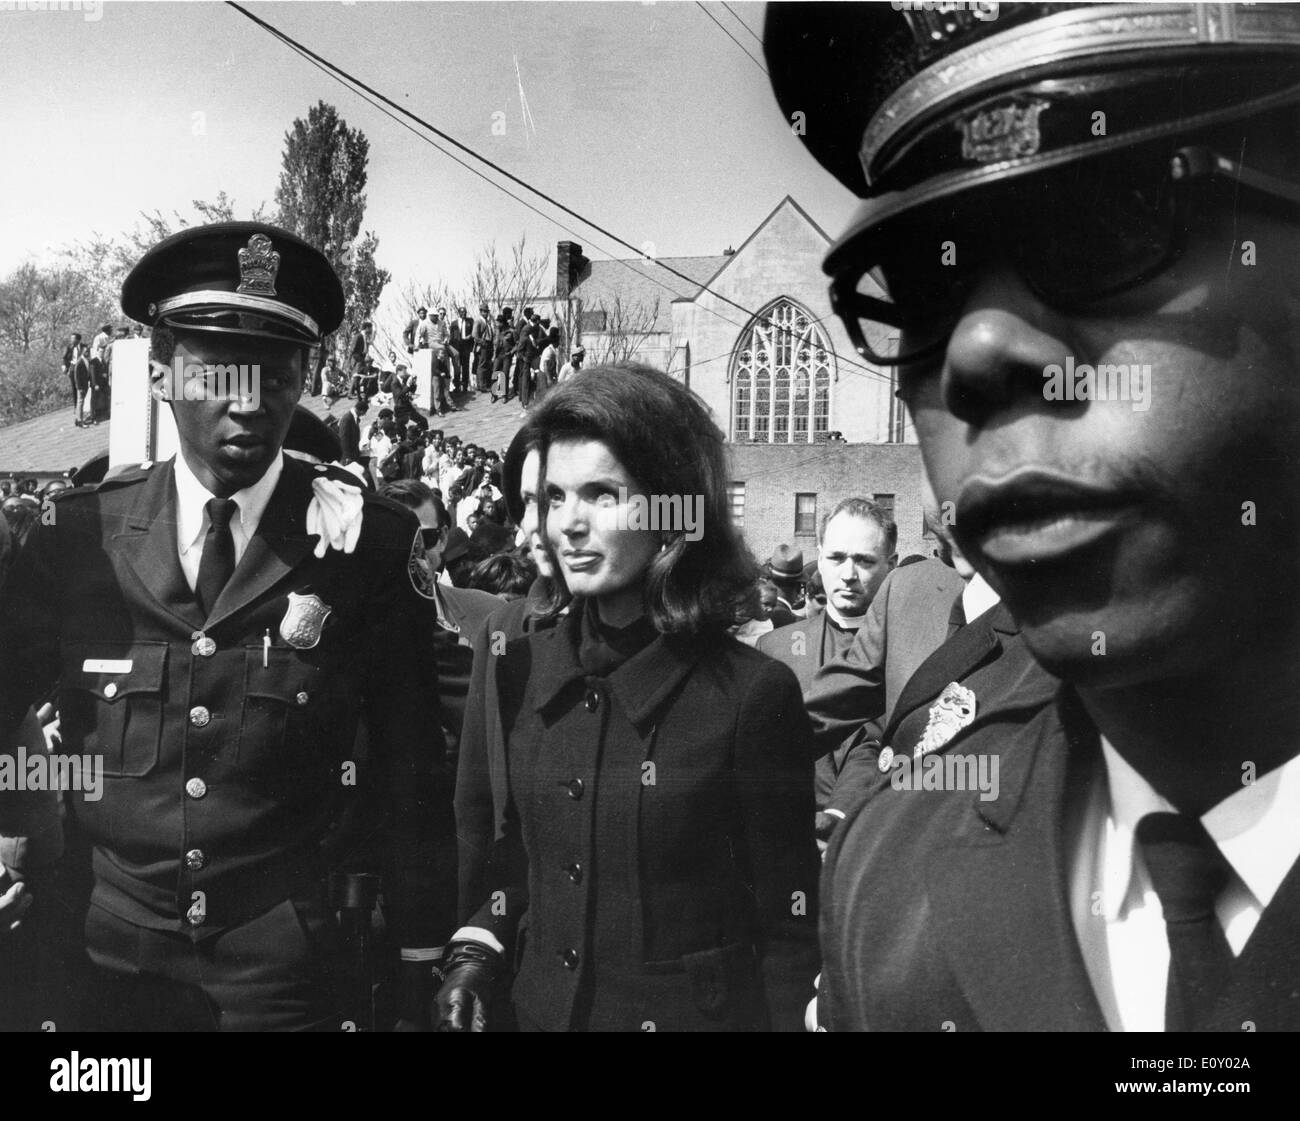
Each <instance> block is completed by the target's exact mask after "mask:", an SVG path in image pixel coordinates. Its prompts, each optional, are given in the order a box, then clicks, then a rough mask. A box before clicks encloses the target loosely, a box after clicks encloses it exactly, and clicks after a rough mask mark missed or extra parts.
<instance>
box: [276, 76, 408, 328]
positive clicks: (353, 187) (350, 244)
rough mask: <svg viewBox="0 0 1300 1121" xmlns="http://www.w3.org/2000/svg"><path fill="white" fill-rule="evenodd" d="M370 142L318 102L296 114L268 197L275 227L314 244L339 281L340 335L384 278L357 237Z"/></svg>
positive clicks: (365, 309)
mask: <svg viewBox="0 0 1300 1121" xmlns="http://www.w3.org/2000/svg"><path fill="white" fill-rule="evenodd" d="M369 161H370V141H369V140H367V139H366V136H365V134H364V133H363V132H362V131H361V130H360V129H353V128H349V127H348V124H347V122H346V121H344V120H343V118H342V117H340V116H339V114H338V110H337V109H335V108H334V106H332V105H329V104H327V103H325V102H324V101H319V102H317V103H316V104H315V105H314V106H312V108H311V109H309V110H308V111H307V119H306V120H305V121H304V120H303V119H302V118H301V117H299V118H295V119H294V122H293V128H292V129H291V130H290V131H289V132H286V133H285V135H284V155H283V158H282V161H281V170H280V184H279V186H278V187H277V188H276V192H275V202H276V205H277V206H278V207H279V224H280V225H281V226H283V227H284V228H285V229H287V230H290V231H292V232H293V233H296V234H297V235H298V236H299V237H301V238H302V239H303V240H304V241H306V242H309V243H310V244H312V245H314V246H316V248H317V249H319V250H320V251H321V252H322V253H324V254H325V257H326V258H327V259H328V261H329V263H330V264H331V265H332V266H333V267H334V270H335V272H337V273H338V276H339V280H340V281H342V283H343V295H344V309H345V310H344V319H343V337H344V338H345V339H346V338H348V337H349V336H350V335H351V334H352V333H353V332H354V331H355V330H356V329H357V328H358V327H359V326H360V325H361V324H362V323H363V322H364V321H365V320H367V319H370V318H372V316H373V315H374V311H375V308H376V307H378V306H379V297H380V295H381V293H382V292H383V290H384V286H385V285H386V284H387V283H388V281H389V280H390V279H391V274H390V273H389V272H388V270H387V269H381V268H380V267H379V266H378V265H377V264H376V263H375V251H376V249H377V248H378V245H379V241H378V239H377V238H376V237H375V236H374V234H371V233H367V234H366V235H365V236H364V237H363V238H361V240H360V241H358V240H357V238H358V234H360V232H361V221H362V219H363V218H364V217H365V212H366V194H365V190H366V178H367V173H366V166H367V164H368V163H369Z"/></svg>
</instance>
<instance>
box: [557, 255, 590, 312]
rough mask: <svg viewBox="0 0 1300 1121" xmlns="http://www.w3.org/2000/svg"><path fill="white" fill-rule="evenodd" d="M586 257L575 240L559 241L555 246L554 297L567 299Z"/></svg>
mask: <svg viewBox="0 0 1300 1121" xmlns="http://www.w3.org/2000/svg"><path fill="white" fill-rule="evenodd" d="M585 263H586V258H585V257H583V255H582V246H581V245H579V244H578V243H577V242H576V241H561V242H559V243H557V244H556V246H555V298H556V299H557V300H567V299H568V298H569V293H570V292H571V291H573V286H574V284H576V283H577V280H578V275H579V274H580V273H581V271H582V266H583V265H584V264H585Z"/></svg>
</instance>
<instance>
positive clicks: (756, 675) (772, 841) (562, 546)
mask: <svg viewBox="0 0 1300 1121" xmlns="http://www.w3.org/2000/svg"><path fill="white" fill-rule="evenodd" d="M530 419H531V420H532V422H533V423H534V424H535V425H536V427H537V429H538V430H539V432H540V435H541V439H542V447H541V452H542V455H541V461H542V473H543V477H542V487H541V498H542V500H541V503H540V507H541V513H542V527H541V536H542V539H543V541H544V542H545V544H546V547H547V550H548V552H549V553H550V555H551V562H552V566H553V570H554V574H555V581H554V586H555V594H554V595H553V596H552V597H551V600H550V602H549V604H548V605H547V607H546V610H545V611H544V612H543V614H544V615H545V614H550V615H552V616H553V615H556V614H558V613H559V612H560V611H561V610H562V609H563V607H564V606H565V605H566V604H568V606H569V610H568V615H567V617H566V618H563V619H560V620H559V621H558V622H557V623H556V624H555V625H554V626H552V627H549V628H546V629H537V630H534V631H533V633H531V634H529V635H526V636H523V637H520V638H516V639H514V640H513V641H508V642H506V643H504V650H502V651H500V652H499V653H498V654H497V655H496V656H495V657H494V658H493V659H492V661H491V662H490V663H489V664H488V666H487V672H488V673H489V674H491V675H492V677H493V680H494V683H495V687H496V691H497V696H498V705H499V712H500V719H501V727H502V731H503V736H502V744H501V746H500V748H499V750H501V751H503V753H504V756H505V758H504V760H500V761H499V763H498V768H499V769H500V771H502V772H503V774H504V783H502V784H501V785H502V786H503V787H504V789H503V790H502V791H501V794H500V795H499V797H501V798H503V799H504V806H503V807H502V809H503V812H502V814H501V821H502V826H501V830H500V832H501V836H500V839H499V841H498V842H497V844H496V846H495V848H494V852H493V856H492V859H491V861H490V866H489V868H488V870H487V872H486V875H485V877H484V881H485V888H486V890H484V891H483V892H482V897H481V899H480V900H479V904H480V905H479V907H478V909H477V911H476V912H475V913H474V914H473V915H471V916H469V918H468V919H467V921H466V925H465V926H464V927H462V928H461V930H459V931H458V932H457V934H456V936H455V937H454V938H453V941H452V944H451V945H450V946H449V947H448V954H447V958H446V960H445V962H444V966H445V970H446V979H445V981H444V983H443V985H442V988H441V991H440V992H439V994H438V1002H437V1003H438V1019H439V1026H440V1027H441V1028H442V1029H443V1030H453V1031H454V1030H461V1031H463V1030H474V1029H476V1028H477V1029H479V1030H481V1029H482V1027H483V1026H484V1025H485V1024H487V1025H489V1026H491V1025H493V1024H495V1023H496V1022H497V1020H498V1019H499V1013H498V1012H497V1010H496V1009H495V1008H494V1004H493V1000H494V998H499V997H500V996H501V995H503V994H502V992H501V990H502V989H504V982H505V981H507V980H508V979H509V978H510V976H511V975H513V985H512V988H511V996H512V998H513V1001H514V1006H515V1011H516V1013H517V1016H518V1022H519V1026H520V1027H521V1028H522V1029H525V1030H528V1029H532V1030H545V1031H651V1030H657V1031H674V1030H675V1031H763V1030H771V1029H775V1030H790V1031H797V1030H801V1027H802V1019H803V1010H804V1007H805V1005H806V1004H807V1003H808V1001H809V999H810V998H811V996H812V991H813V990H812V984H813V977H814V975H815V973H816V971H817V953H816V937H817V928H816V922H817V920H816V914H817V910H816V901H815V895H816V885H817V878H818V873H819V866H818V857H817V850H816V844H815V841H814V838H813V831H812V820H813V814H812V808H813V803H812V762H813V748H812V737H811V729H810V726H809V724H808V719H807V716H806V715H805V713H804V708H803V701H802V697H801V695H800V691H799V686H798V683H797V682H796V680H795V677H794V675H793V673H791V672H790V670H789V669H788V668H787V667H786V666H784V665H782V664H780V663H778V662H775V661H773V660H771V659H768V658H765V657H763V656H762V655H760V654H758V653H757V652H756V651H753V650H750V649H748V648H746V647H744V646H742V645H741V644H739V643H737V642H735V641H734V640H733V639H731V638H730V637H729V636H728V635H727V633H726V628H727V627H728V626H729V625H731V624H732V623H733V622H734V621H735V618H736V608H737V605H738V604H739V603H740V602H741V601H743V599H744V596H745V594H746V593H747V591H748V589H749V587H750V585H751V584H752V581H753V579H754V575H755V568H754V563H753V560H752V558H751V557H750V556H749V554H748V552H747V550H746V549H745V546H744V544H743V543H742V541H741V539H740V537H739V535H738V534H737V532H736V531H735V529H734V528H733V526H732V521H731V515H730V511H729V508H728V503H727V492H726V484H727V479H728V472H727V467H726V458H725V451H724V446H723V440H722V434H721V433H720V432H719V431H718V430H717V427H716V426H715V425H714V424H713V422H712V421H711V420H710V419H709V416H708V413H707V411H706V410H705V408H704V407H703V405H702V404H701V403H700V402H699V400H698V399H697V398H696V397H695V396H694V395H693V394H691V393H690V391H689V390H687V389H685V388H684V387H683V386H682V385H680V384H679V383H677V382H676V381H674V380H673V379H672V378H670V377H668V376H667V375H665V374H662V373H660V372H658V371H655V370H651V369H649V368H645V367H640V368H618V369H616V368H603V369H602V368H595V369H591V370H587V371H584V372H582V373H581V374H579V375H578V376H577V377H575V378H573V379H571V380H570V381H569V382H566V383H565V384H564V385H563V386H561V387H559V388H557V389H556V390H555V391H554V392H553V393H552V394H551V395H550V396H549V397H548V398H547V400H546V401H545V402H544V403H543V404H542V405H541V406H540V408H539V409H538V410H537V413H536V415H535V416H534V417H533V418H530ZM570 598H571V600H572V601H571V603H570ZM497 1007H498V1008H499V1004H498V1006H497Z"/></svg>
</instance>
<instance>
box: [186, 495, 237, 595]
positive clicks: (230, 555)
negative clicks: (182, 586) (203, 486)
mask: <svg viewBox="0 0 1300 1121" xmlns="http://www.w3.org/2000/svg"><path fill="white" fill-rule="evenodd" d="M203 509H204V510H206V511H207V514H208V533H207V536H206V537H204V539H203V559H202V560H200V561H199V579H198V583H197V584H196V585H195V587H194V594H195V595H196V596H198V600H199V607H201V608H202V609H203V614H204V615H211V614H212V608H213V607H215V606H216V603H217V597H218V596H219V595H221V589H222V588H224V587H225V586H226V584H227V583H228V582H229V581H230V576H231V574H232V573H233V572H234V571H235V538H234V535H233V534H232V533H231V532H230V519H231V518H232V517H233V516H234V514H235V510H236V509H237V506H236V504H235V501H234V499H232V498H209V499H208V501H207V503H206V504H205V505H204V507H203Z"/></svg>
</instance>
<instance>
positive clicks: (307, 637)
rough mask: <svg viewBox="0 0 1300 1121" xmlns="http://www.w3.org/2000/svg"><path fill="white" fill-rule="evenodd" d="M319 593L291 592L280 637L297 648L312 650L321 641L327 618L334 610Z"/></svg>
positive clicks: (281, 624) (281, 623) (281, 625)
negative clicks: (302, 593)
mask: <svg viewBox="0 0 1300 1121" xmlns="http://www.w3.org/2000/svg"><path fill="white" fill-rule="evenodd" d="M333 610H334V608H332V607H331V606H330V605H329V604H328V603H326V602H325V601H324V600H323V599H321V598H320V596H318V595H299V594H298V593H297V592H290V593H289V607H288V610H286V611H285V613H284V618H283V619H281V620H280V637H281V638H283V639H284V640H285V642H287V643H288V644H289V645H290V646H292V647H293V648H294V649H295V650H310V649H311V648H312V647H313V646H315V645H316V644H317V643H318V642H320V632H321V629H322V628H323V627H324V626H325V620H326V619H327V618H329V615H330V612H331V611H333Z"/></svg>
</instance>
